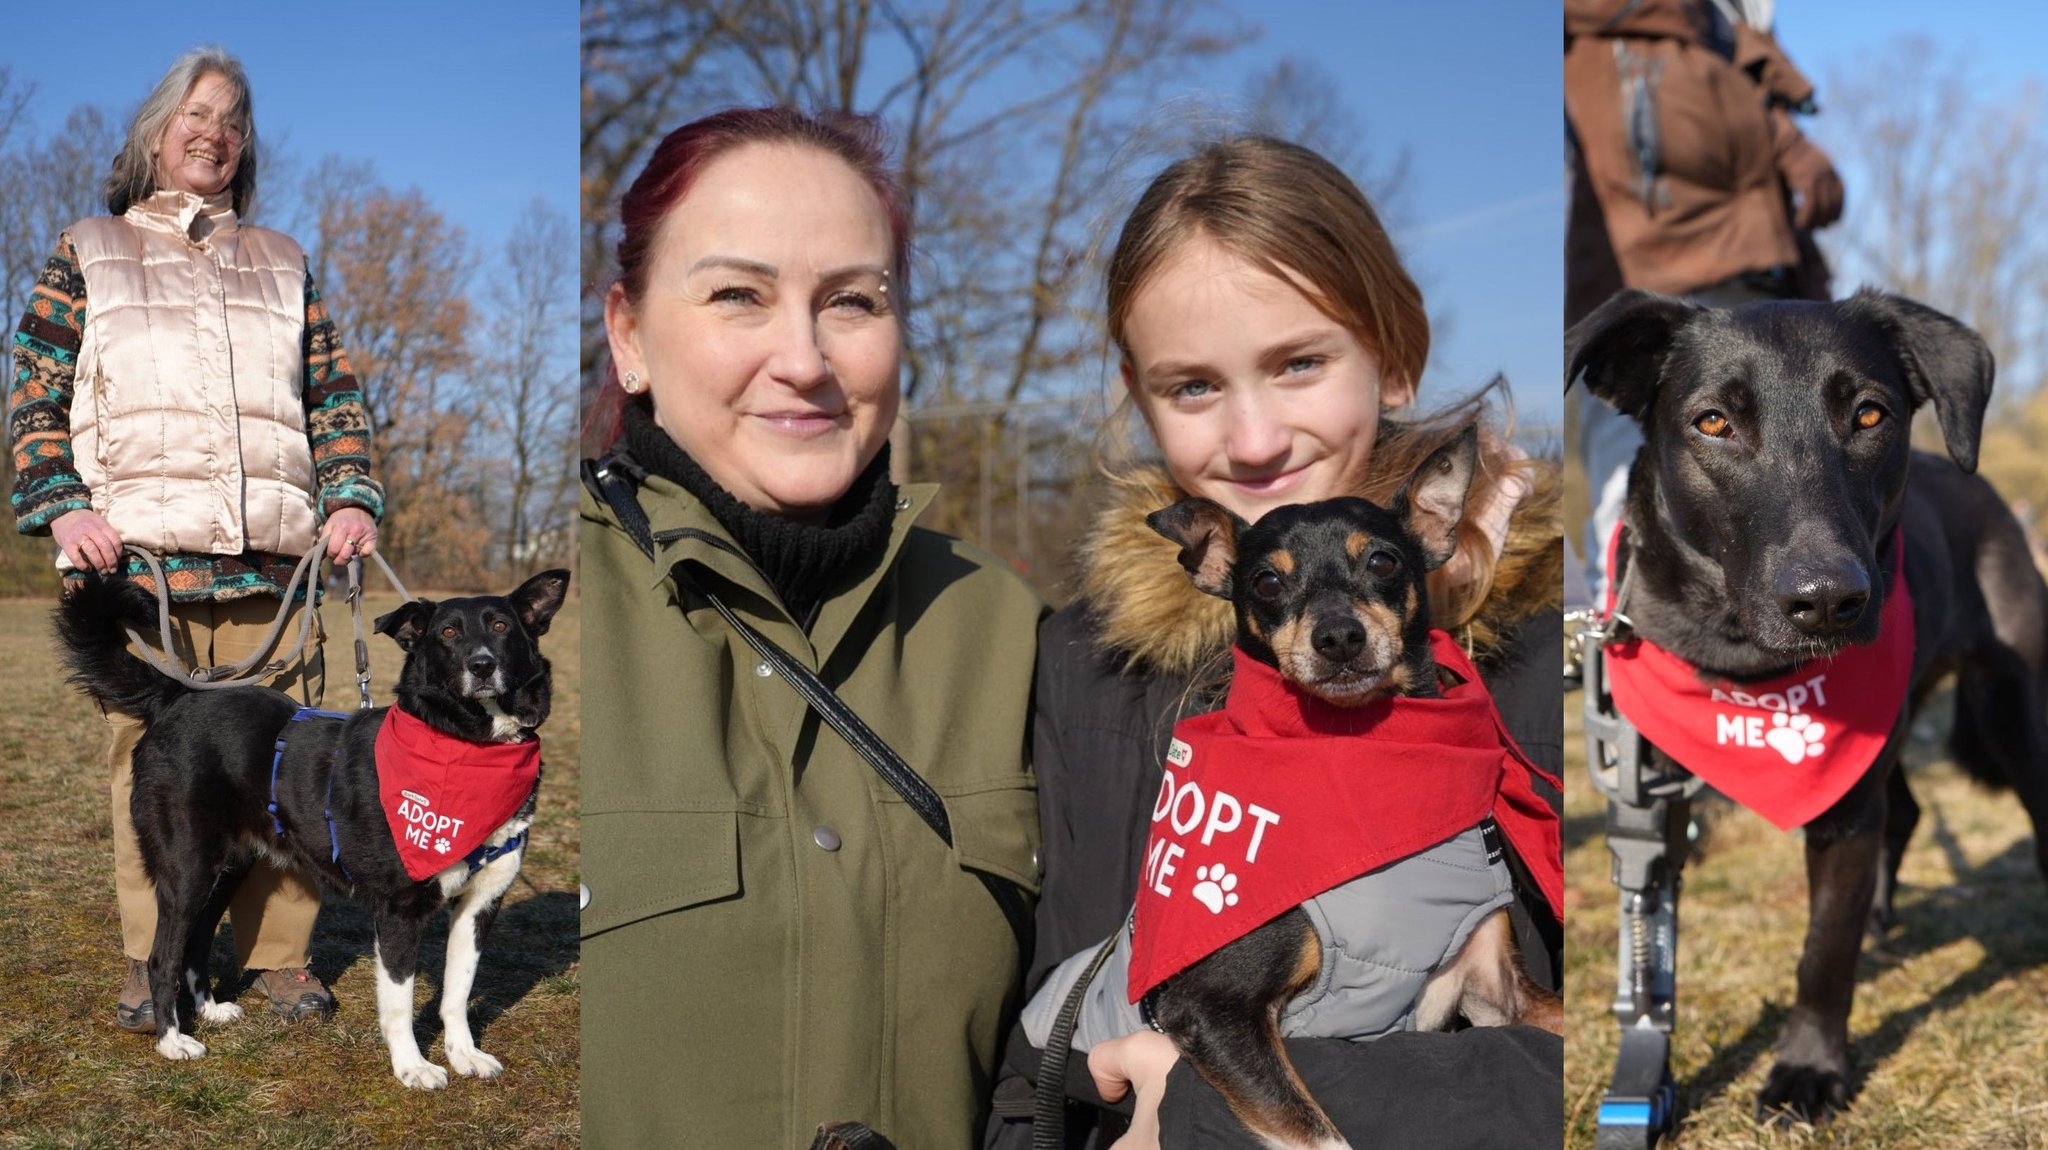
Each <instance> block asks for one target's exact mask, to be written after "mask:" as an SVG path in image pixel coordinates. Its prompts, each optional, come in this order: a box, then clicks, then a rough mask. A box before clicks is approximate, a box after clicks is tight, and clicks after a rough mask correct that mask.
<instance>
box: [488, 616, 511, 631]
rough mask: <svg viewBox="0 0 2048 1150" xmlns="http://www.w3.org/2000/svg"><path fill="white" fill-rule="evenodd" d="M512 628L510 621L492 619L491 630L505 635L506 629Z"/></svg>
mask: <svg viewBox="0 0 2048 1150" xmlns="http://www.w3.org/2000/svg"><path fill="white" fill-rule="evenodd" d="M511 629H512V625H511V624H510V623H507V622H505V621H504V620H503V619H494V620H492V621H491V630H493V631H496V632H497V633H498V634H500V635H503V634H504V633H505V632H506V631H509V630H511Z"/></svg>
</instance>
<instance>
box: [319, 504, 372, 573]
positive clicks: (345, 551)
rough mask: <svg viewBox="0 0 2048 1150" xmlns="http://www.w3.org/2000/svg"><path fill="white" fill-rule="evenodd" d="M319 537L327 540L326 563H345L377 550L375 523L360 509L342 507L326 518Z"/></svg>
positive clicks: (368, 514) (367, 513)
mask: <svg viewBox="0 0 2048 1150" xmlns="http://www.w3.org/2000/svg"><path fill="white" fill-rule="evenodd" d="M321 537H322V538H324V539H326V540H327V559H328V561H329V562H331V563H346V562H348V561H349V560H351V559H354V558H356V557H358V556H361V555H368V554H369V553H370V552H372V551H375V550H376V549H377V521H376V520H375V519H372V518H370V513H369V512H367V511H365V510H363V509H362V508H360V507H344V508H342V509H341V510H339V511H336V512H335V513H334V514H332V515H329V516H328V517H327V528H326V530H325V531H323V532H321Z"/></svg>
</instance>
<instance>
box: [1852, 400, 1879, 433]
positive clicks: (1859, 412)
mask: <svg viewBox="0 0 2048 1150" xmlns="http://www.w3.org/2000/svg"><path fill="white" fill-rule="evenodd" d="M1883 422H1884V408H1882V407H1879V406H1878V405H1876V404H1874V403H1859V404H1857V405H1856V426H1858V427H1860V428H1862V429H1863V430H1865V431H1869V430H1870V429H1871V428H1873V427H1876V426H1877V425H1878V424H1880V423H1883Z"/></svg>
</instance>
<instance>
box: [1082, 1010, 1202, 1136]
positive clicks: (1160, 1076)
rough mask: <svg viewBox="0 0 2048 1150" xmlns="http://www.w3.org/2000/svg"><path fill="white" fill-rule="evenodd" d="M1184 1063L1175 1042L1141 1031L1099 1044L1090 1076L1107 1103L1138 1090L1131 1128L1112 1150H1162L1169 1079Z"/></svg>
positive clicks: (1090, 1058)
mask: <svg viewBox="0 0 2048 1150" xmlns="http://www.w3.org/2000/svg"><path fill="white" fill-rule="evenodd" d="M1179 1061H1180V1051H1179V1050H1177V1049H1175V1048H1174V1045H1173V1040H1172V1039H1170V1038H1168V1037H1166V1036H1165V1035H1164V1034H1159V1033H1157V1032H1155V1031H1150V1030H1140V1031H1138V1032H1137V1033H1135V1034H1127V1035H1125V1036H1124V1037H1122V1038H1112V1039H1110V1040H1109V1041H1108V1042H1100V1043H1097V1044H1096V1045H1095V1047H1094V1049H1092V1050H1090V1051H1089V1052H1088V1073H1089V1074H1090V1075H1091V1076H1093V1077H1094V1079H1095V1089H1096V1092H1097V1093H1099V1094H1101V1095H1102V1098H1103V1101H1105V1102H1114V1101H1116V1100H1117V1099H1119V1098H1122V1097H1123V1096H1124V1093H1125V1092H1126V1091H1128V1090H1131V1089H1133V1088H1135V1089H1136V1090H1137V1092H1138V1094H1137V1097H1136V1098H1135V1099H1134V1100H1133V1101H1132V1106H1131V1128H1130V1130H1129V1131H1127V1132H1126V1133H1125V1134H1124V1136H1123V1137H1121V1138H1119V1139H1117V1140H1116V1144H1115V1145H1113V1146H1111V1147H1110V1150H1159V1100H1160V1098H1162V1097H1164V1096H1165V1094H1166V1075H1167V1073H1168V1072H1169V1071H1171V1070H1172V1069H1173V1064H1174V1063H1176V1062H1179Z"/></svg>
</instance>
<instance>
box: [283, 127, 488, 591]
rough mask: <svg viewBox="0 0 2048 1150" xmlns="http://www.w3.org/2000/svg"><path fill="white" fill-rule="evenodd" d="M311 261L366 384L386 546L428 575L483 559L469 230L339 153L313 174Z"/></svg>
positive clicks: (467, 567) (459, 575)
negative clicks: (472, 470) (473, 439)
mask: <svg viewBox="0 0 2048 1150" xmlns="http://www.w3.org/2000/svg"><path fill="white" fill-rule="evenodd" d="M311 183H312V187H313V188H314V189H316V191H315V193H314V204H315V205H316V211H317V215H316V218H317V220H318V227H317V230H316V233H315V235H316V238H315V240H314V241H313V243H312V245H311V249H310V250H311V255H310V257H309V258H310V262H311V265H312V267H313V269H314V275H315V280H316V282H317V283H318V284H319V286H320V288H321V291H322V295H323V298H324V300H325V302H326V303H327V306H328V310H329V312H330V313H331V314H332V315H333V316H334V317H335V320H336V324H337V326H338V328H339V331H340V334H341V338H342V343H343V346H344V347H345V348H346V349H347V351H348V355H349V357H350V360H351V362H352V366H353V367H354V370H355V374H356V378H357V379H358V380H359V381H360V382H361V384H362V388H363V401H364V405H365V406H366V407H367V408H368V410H369V415H370V425H371V431H372V433H373V434H374V436H375V450H376V460H375V468H376V476H377V478H378V480H379V481H380V482H382V483H383V484H384V488H385V494H386V497H387V499H386V502H387V506H386V509H385V518H384V525H383V547H384V549H385V550H386V551H387V552H388V553H389V554H391V555H392V556H393V557H394V559H395V560H398V561H402V562H405V563H407V564H408V565H409V569H410V570H413V571H415V572H419V573H421V576H420V577H421V578H424V579H428V580H430V581H431V580H434V579H438V578H442V577H448V578H454V579H463V578H465V577H466V576H468V575H470V574H472V573H474V572H475V571H477V570H479V569H481V568H482V567H484V566H485V561H484V558H485V550H486V548H487V539H488V536H489V531H488V529H487V528H485V527H484V525H483V524H482V523H481V521H480V519H479V517H478V516H477V515H476V514H475V507H474V503H473V500H472V499H471V498H470V490H471V488H470V485H469V484H468V483H467V479H468V476H467V470H468V469H469V467H470V465H471V457H470V455H469V452H468V447H469V445H470V436H471V434H472V432H473V431H474V429H475V428H476V426H477V424H478V417H479V411H478V405H477V404H476V402H475V398H474V395H473V394H472V387H471V383H472V381H473V373H472V372H471V371H470V364H471V356H472V349H471V348H470V346H469V343H468V331H469V321H470V301H469V296H468V292H467V282H468V277H469V272H470V268H471V259H470V256H469V252H468V245H467V242H466V241H465V239H464V237H463V233H462V229H461V228H459V227H456V226H454V225H453V224H451V223H449V222H448V220H447V219H446V217H444V216H442V215H441V213H440V212H439V211H437V210H435V209H434V208H433V206H432V205H430V204H428V203H427V201H426V198H425V196H423V195H421V194H420V192H418V191H417V190H411V191H405V192H395V191H392V190H391V189H389V188H387V187H384V186H383V185H382V184H380V183H378V182H377V181H376V180H375V178H374V176H373V175H372V174H371V172H370V170H369V168H368V166H367V165H364V164H359V163H348V162H343V161H338V160H335V159H332V158H330V159H329V160H326V161H323V162H322V163H321V164H320V165H319V167H318V169H317V171H316V174H315V177H314V179H313V180H312V182H311Z"/></svg>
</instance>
